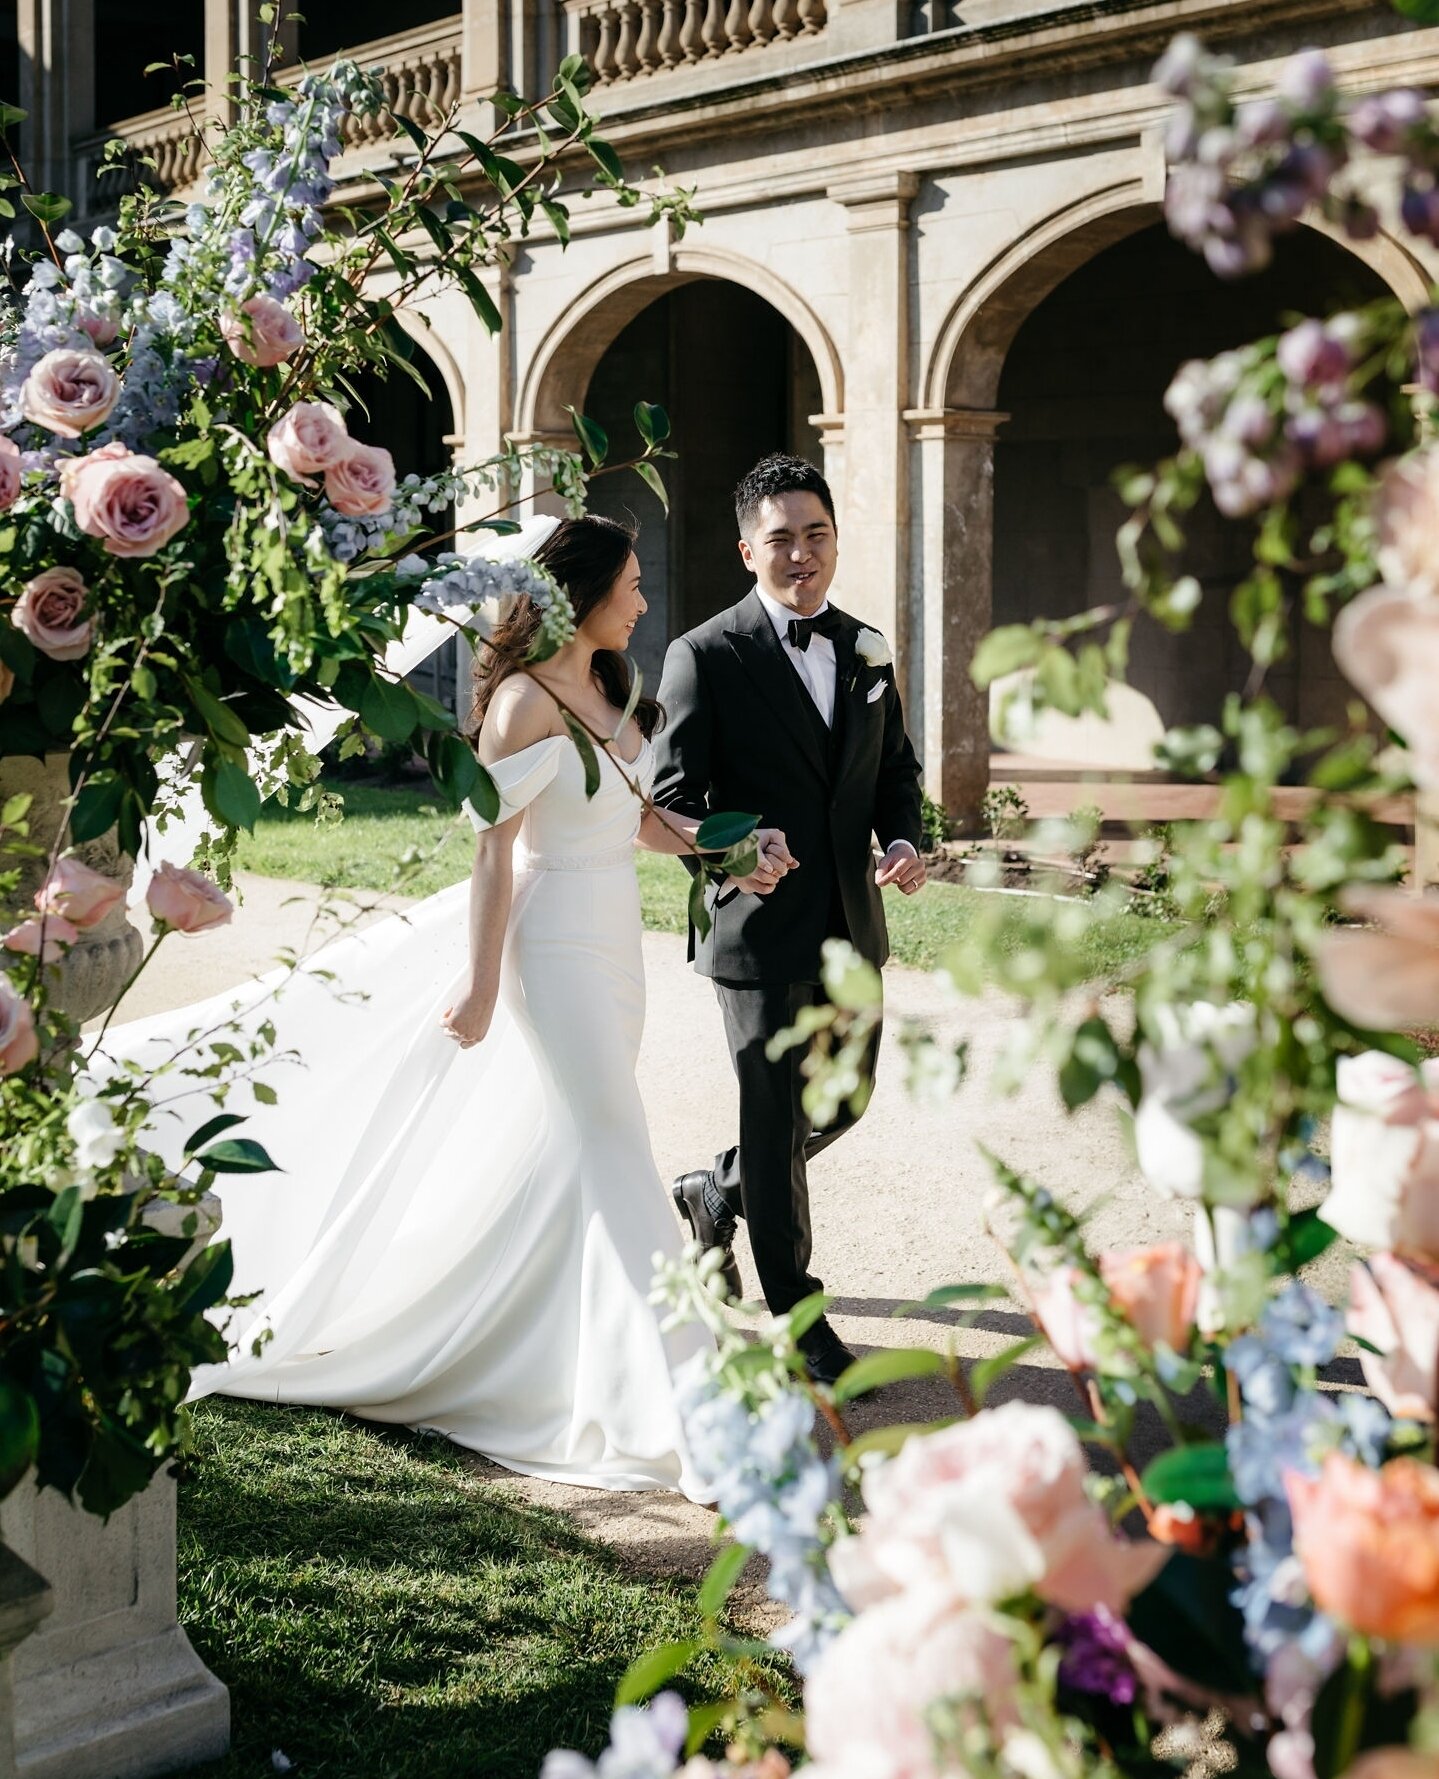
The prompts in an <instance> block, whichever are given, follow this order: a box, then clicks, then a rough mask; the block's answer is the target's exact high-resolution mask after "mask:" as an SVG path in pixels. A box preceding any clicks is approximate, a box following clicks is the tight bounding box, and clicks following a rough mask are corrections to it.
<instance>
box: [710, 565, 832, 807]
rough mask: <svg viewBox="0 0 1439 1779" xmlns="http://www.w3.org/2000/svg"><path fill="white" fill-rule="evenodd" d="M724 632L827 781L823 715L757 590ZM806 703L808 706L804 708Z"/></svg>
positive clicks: (766, 700)
mask: <svg viewBox="0 0 1439 1779" xmlns="http://www.w3.org/2000/svg"><path fill="white" fill-rule="evenodd" d="M725 636H726V638H727V639H728V641H729V645H730V647H731V648H732V649H733V650H734V652H735V654H736V655H737V656H738V657H739V659H740V661H741V663H742V664H743V666H744V668H745V671H746V672H747V673H748V674H749V675H750V677H751V679H753V680H754V682H755V685H756V686H757V687H758V689H759V693H760V696H761V697H762V698H763V700H764V703H765V708H766V710H768V711H770V712H771V713H772V714H773V715H775V716H776V717H778V718H779V720H780V721H781V722H782V723H783V724H784V726H785V728H786V729H787V730H788V731H789V733H790V735H791V737H792V738H793V739H794V741H795V742H796V744H797V745H798V747H799V750H800V752H801V753H802V754H803V755H804V757H805V758H806V759H807V760H808V761H809V763H810V765H811V766H813V767H814V769H815V771H816V772H817V773H818V774H819V775H820V777H821V778H822V779H823V780H824V781H825V783H826V784H828V783H829V777H830V762H829V761H828V760H827V759H826V758H825V749H824V747H823V745H822V743H821V739H820V737H821V735H822V733H823V731H824V721H823V718H821V717H820V715H819V712H818V711H816V710H815V709H814V701H813V699H811V698H810V695H809V693H808V692H807V691H806V689H805V687H804V685H803V683H802V682H801V680H800V677H799V675H798V674H797V673H796V672H795V670H794V668H793V667H792V666H791V665H790V663H789V661H788V660H787V659H786V657H785V652H784V650H783V649H782V648H781V647H780V641H779V638H778V636H776V635H775V628H774V625H773V624H772V623H771V622H770V619H769V613H768V612H767V611H766V610H765V609H764V607H763V605H761V604H760V599H759V595H758V593H751V594H750V595H749V597H748V598H747V599H745V600H742V601H741V602H740V604H739V606H738V607H737V608H736V611H735V621H734V624H733V625H732V626H731V627H730V628H729V629H728V630H726V632H725ZM836 697H838V687H836ZM806 704H808V705H809V709H806V708H805V706H806Z"/></svg>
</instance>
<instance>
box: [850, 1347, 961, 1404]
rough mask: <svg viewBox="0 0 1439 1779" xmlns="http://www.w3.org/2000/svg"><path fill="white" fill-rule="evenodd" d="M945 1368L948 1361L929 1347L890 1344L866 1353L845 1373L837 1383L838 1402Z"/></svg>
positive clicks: (851, 1400) (931, 1375)
mask: <svg viewBox="0 0 1439 1779" xmlns="http://www.w3.org/2000/svg"><path fill="white" fill-rule="evenodd" d="M943 1370H944V1360H943V1359H942V1358H941V1357H940V1355H939V1354H938V1353H936V1352H934V1351H932V1350H931V1349H930V1348H929V1347H886V1348H884V1349H883V1350H882V1351H881V1352H878V1353H866V1354H865V1355H864V1357H863V1358H862V1359H856V1360H855V1362H854V1364H853V1365H851V1366H849V1367H848V1368H847V1369H846V1370H845V1371H844V1372H842V1373H841V1375H840V1378H839V1381H838V1383H836V1385H835V1386H834V1399H835V1401H836V1402H853V1400H854V1399H855V1397H856V1396H863V1395H864V1394H865V1392H866V1391H867V1390H878V1389H880V1388H881V1387H882V1386H883V1385H885V1384H897V1383H899V1382H901V1381H902V1380H903V1379H905V1378H911V1377H933V1376H934V1374H935V1373H936V1372H938V1371H943Z"/></svg>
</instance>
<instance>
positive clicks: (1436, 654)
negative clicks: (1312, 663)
mask: <svg viewBox="0 0 1439 1779" xmlns="http://www.w3.org/2000/svg"><path fill="white" fill-rule="evenodd" d="M1331 641H1332V647H1333V651H1334V660H1335V664H1336V665H1337V666H1338V668H1339V671H1340V672H1341V673H1342V674H1343V675H1344V677H1345V678H1346V679H1347V680H1348V681H1349V682H1350V684H1351V685H1353V686H1354V687H1356V689H1357V690H1358V691H1360V692H1362V693H1363V695H1364V696H1365V698H1367V699H1368V701H1369V702H1370V704H1372V705H1373V706H1374V708H1375V710H1376V711H1377V712H1378V713H1379V715H1380V716H1381V717H1383V719H1384V721H1385V722H1386V723H1387V724H1388V725H1389V727H1390V728H1391V729H1393V730H1395V731H1396V732H1397V733H1398V734H1400V735H1402V736H1403V737H1404V741H1405V743H1406V745H1407V746H1408V749H1409V769H1410V771H1411V772H1412V773H1413V774H1414V778H1415V780H1416V782H1417V783H1419V784H1421V785H1423V786H1425V787H1426V788H1433V787H1434V786H1436V785H1439V712H1436V707H1435V702H1434V697H1433V688H1434V683H1435V678H1436V676H1439V600H1430V599H1421V598H1415V597H1414V596H1413V595H1412V594H1411V593H1409V592H1404V591H1398V590H1396V589H1395V588H1393V587H1371V588H1370V590H1369V591H1368V592H1367V593H1361V594H1360V595H1359V597H1358V598H1357V599H1353V600H1351V601H1350V602H1349V604H1348V605H1346V606H1345V607H1344V609H1343V611H1341V612H1340V613H1339V615H1338V617H1337V618H1335V620H1334V629H1333V632H1332V638H1331Z"/></svg>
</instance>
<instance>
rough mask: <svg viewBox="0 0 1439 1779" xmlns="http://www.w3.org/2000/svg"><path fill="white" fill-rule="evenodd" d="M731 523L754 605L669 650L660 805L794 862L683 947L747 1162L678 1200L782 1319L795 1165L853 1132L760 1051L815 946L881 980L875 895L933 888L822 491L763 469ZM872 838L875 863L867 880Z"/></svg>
mask: <svg viewBox="0 0 1439 1779" xmlns="http://www.w3.org/2000/svg"><path fill="white" fill-rule="evenodd" d="M735 516H736V518H737V520H738V522H739V532H740V540H739V551H740V555H741V557H742V558H743V560H744V565H745V567H746V568H747V569H748V570H749V572H750V573H751V574H752V575H753V576H754V577H755V586H754V588H753V590H752V591H751V592H750V593H749V594H748V595H746V597H745V598H744V599H742V600H741V601H740V603H739V604H738V605H736V606H733V607H731V608H730V610H728V611H725V612H721V613H720V614H719V616H718V617H716V618H711V619H710V620H709V622H708V623H705V624H701V625H699V626H698V628H696V629H694V630H691V631H689V632H688V634H687V635H684V636H681V637H680V638H679V639H678V640H677V641H675V642H673V643H671V645H670V648H669V653H668V654H667V656H666V658H665V669H664V678H663V680H662V681H661V684H660V691H659V696H660V701H661V703H662V704H663V705H664V708H665V711H666V713H667V720H666V723H665V727H664V729H663V730H662V731H661V732H660V736H659V756H658V773H657V777H656V782H655V798H656V801H657V802H658V803H659V804H660V805H661V806H663V807H665V808H670V809H674V810H677V811H679V812H680V813H681V814H684V815H691V816H703V815H704V814H705V813H706V811H708V810H719V809H733V810H754V811H756V812H759V811H762V812H763V816H764V820H765V822H766V823H767V824H768V825H771V826H773V827H777V828H780V829H782V830H783V832H784V836H785V840H786V842H787V843H788V846H789V848H790V849H791V854H792V858H791V859H790V860H789V861H786V859H785V858H784V856H783V855H779V856H773V857H766V858H762V859H761V861H760V864H759V865H758V866H757V868H756V871H755V873H754V875H753V876H752V877H747V878H742V879H740V880H738V881H735V880H727V881H726V882H725V883H724V884H722V885H720V886H718V887H716V886H711V887H710V889H709V890H708V891H707V893H706V906H707V907H708V908H709V911H710V918H711V920H712V922H713V925H712V927H711V929H710V932H709V934H708V935H707V936H706V937H705V938H703V939H700V938H698V937H697V936H696V934H695V932H694V929H693V928H691V930H690V957H691V959H692V960H693V961H694V964H695V967H696V969H697V970H698V971H699V972H700V974H701V975H702V976H709V977H712V978H713V980H714V984H715V992H716V994H717V995H718V996H719V1003H720V1007H721V1009H722V1010H723V1013H724V1022H725V1034H726V1036H727V1038H728V1040H729V1049H730V1059H731V1061H732V1062H733V1064H734V1069H735V1074H736V1075H737V1076H738V1078H739V1090H740V1113H739V1126H740V1127H739V1142H738V1143H737V1144H736V1145H735V1146H734V1147H733V1148H731V1149H727V1150H726V1151H725V1152H724V1153H723V1154H722V1155H719V1156H717V1157H716V1158H715V1162H714V1166H713V1167H712V1168H703V1169H699V1170H697V1171H695V1172H693V1173H688V1174H683V1175H682V1176H681V1177H680V1178H679V1179H678V1180H677V1181H676V1182H675V1185H674V1196H675V1202H676V1203H677V1204H678V1206H679V1208H680V1211H681V1212H682V1214H683V1215H684V1217H685V1218H686V1220H687V1221H688V1223H689V1225H690V1227H691V1229H692V1230H693V1231H694V1234H695V1236H696V1237H697V1238H698V1240H699V1241H700V1243H701V1244H702V1245H703V1246H704V1247H706V1248H711V1247H716V1248H721V1249H723V1250H724V1252H725V1255H726V1271H725V1277H726V1279H727V1280H728V1281H729V1282H730V1285H731V1289H732V1290H733V1292H734V1294H735V1295H736V1296H738V1295H739V1274H738V1269H737V1268H736V1267H735V1264H734V1257H733V1254H732V1253H731V1246H732V1244H733V1241H734V1235H735V1220H736V1218H737V1217H741V1216H742V1217H743V1218H744V1219H745V1222H746V1223H747V1224H748V1226H749V1239H750V1248H751V1250H752V1251H753V1254H754V1260H755V1266H756V1268H757V1270H758V1272H759V1279H760V1285H761V1286H762V1288H763V1290H764V1295H765V1301H766V1302H767V1303H768V1305H769V1307H770V1309H771V1310H772V1311H774V1312H775V1314H777V1315H779V1314H783V1313H784V1311H786V1310H789V1309H791V1308H793V1306H794V1305H795V1304H796V1303H798V1302H799V1301H800V1299H801V1298H803V1297H807V1296H808V1295H809V1294H810V1293H811V1292H813V1291H818V1290H819V1289H820V1283H819V1280H818V1279H816V1278H815V1277H813V1275H812V1274H811V1273H810V1270H809V1263H810V1249H811V1238H810V1221H809V1184H808V1179H807V1176H806V1165H807V1163H808V1161H809V1158H810V1157H811V1156H812V1155H816V1154H818V1152H819V1151H820V1150H821V1149H823V1148H825V1147H826V1146H827V1145H828V1144H829V1143H832V1142H833V1141H834V1139H835V1138H836V1137H837V1136H839V1135H840V1134H841V1132H843V1131H844V1130H845V1129H847V1128H848V1126H849V1125H851V1124H852V1123H853V1122H854V1117H855V1115H854V1114H853V1113H852V1112H850V1111H848V1110H846V1111H844V1112H843V1113H842V1114H841V1116H840V1117H839V1118H838V1119H837V1120H836V1122H835V1123H833V1124H831V1125H830V1126H829V1127H828V1128H827V1129H826V1130H825V1131H824V1132H822V1133H820V1134H816V1133H815V1132H814V1129H813V1127H812V1126H811V1124H810V1122H809V1119H808V1118H807V1117H806V1116H805V1113H804V1111H803V1110H802V1108H801V1105H800V1093H801V1089H802V1087H803V1085H804V1080H803V1076H802V1075H801V1073H800V1063H801V1060H802V1058H803V1055H804V1052H803V1050H802V1049H794V1050H790V1051H788V1052H787V1053H786V1054H785V1055H784V1056H782V1057H781V1058H780V1059H779V1060H778V1061H777V1062H771V1061H770V1060H769V1058H768V1057H767V1056H766V1054H765V1046H766V1044H767V1043H768V1041H769V1039H770V1038H772V1037H773V1036H774V1034H775V1033H776V1032H778V1031H782V1030H783V1029H784V1028H785V1027H786V1026H789V1025H793V1024H794V1022H795V1019H796V1017H797V1015H798V1014H799V1011H800V1009H801V1008H802V1007H806V1006H810V1005H812V1004H813V1003H815V1002H817V1001H821V1000H823V998H824V996H823V991H822V989H821V988H820V986H819V974H820V948H821V946H822V945H823V943H824V941H825V939H827V938H830V937H837V938H843V939H848V940H849V941H850V943H851V944H852V945H854V947H855V949H856V950H857V951H859V952H860V953H861V954H862V955H863V956H864V957H866V958H868V959H869V961H870V962H871V963H872V964H875V965H876V966H878V965H880V964H882V963H883V962H884V960H885V958H886V957H887V956H888V955H889V940H888V935H887V934H886V931H885V924H884V909H883V906H882V902H881V897H880V893H879V886H881V885H884V884H896V885H897V886H898V887H899V888H900V889H901V890H903V891H904V893H905V894H906V895H913V894H914V892H915V891H916V890H918V889H919V888H921V886H922V885H923V883H924V878H925V871H924V864H923V862H922V861H921V859H920V856H919V841H920V785H919V767H918V764H917V762H916V760H915V757H914V750H913V748H912V747H911V746H910V743H909V738H908V736H907V735H906V734H905V732H904V715H903V712H902V711H901V709H900V702H899V692H898V690H897V689H896V687H895V683H894V668H893V666H892V664H891V659H890V655H889V650H888V648H887V647H886V646H885V643H884V639H883V638H882V637H881V636H879V635H878V633H877V632H876V631H873V630H866V629H865V627H864V626H863V625H862V624H860V623H859V622H858V621H857V620H856V619H854V618H851V617H849V616H848V615H847V614H846V613H844V612H841V611H839V610H837V609H836V608H835V607H834V606H832V605H831V604H830V603H829V587H830V582H831V581H832V580H833V579H834V572H835V567H836V563H837V560H838V533H837V530H836V527H835V518H834V502H833V500H832V499H831V498H830V492H829V487H828V485H827V484H826V482H825V480H824V477H823V476H821V475H820V473H819V471H818V470H817V469H815V468H814V467H813V465H812V464H809V463H806V462H804V461H803V460H802V459H800V458H797V457H786V456H773V457H766V458H764V459H763V461H762V462H760V463H758V464H756V465H755V467H754V468H753V469H752V470H751V471H750V473H749V474H748V475H747V476H746V477H745V478H744V480H743V481H742V482H741V483H740V485H739V487H738V488H737V489H736V490H735ZM874 835H878V837H879V842H880V845H881V847H882V848H883V849H884V857H883V859H882V860H880V862H879V865H878V868H877V869H876V865H875V859H874V854H873V844H872V836H874ZM686 863H690V861H688V860H687V861H686ZM787 863H790V864H794V865H795V866H796V868H795V869H786V865H787ZM877 1037H878V1034H877V1033H876V1040H877ZM800 1345H801V1347H802V1349H803V1351H804V1355H805V1359H806V1362H807V1364H808V1366H809V1369H810V1372H811V1373H812V1375H813V1376H814V1377H815V1378H816V1379H817V1380H818V1381H819V1382H821V1383H833V1382H834V1381H835V1379H836V1378H838V1376H839V1375H840V1373H841V1372H842V1371H843V1370H844V1369H845V1367H846V1366H847V1365H848V1364H850V1363H851V1361H852V1358H853V1355H852V1354H851V1353H850V1352H849V1351H848V1350H847V1348H846V1347H845V1346H844V1344H843V1342H842V1341H841V1340H840V1338H839V1336H838V1335H837V1334H836V1333H835V1332H834V1330H833V1329H832V1328H831V1327H830V1325H829V1323H828V1322H827V1321H824V1320H821V1321H819V1322H818V1323H817V1324H816V1325H815V1326H814V1327H813V1328H811V1329H810V1330H809V1331H808V1332H807V1333H806V1334H805V1335H804V1337H803V1338H802V1340H801V1342H800Z"/></svg>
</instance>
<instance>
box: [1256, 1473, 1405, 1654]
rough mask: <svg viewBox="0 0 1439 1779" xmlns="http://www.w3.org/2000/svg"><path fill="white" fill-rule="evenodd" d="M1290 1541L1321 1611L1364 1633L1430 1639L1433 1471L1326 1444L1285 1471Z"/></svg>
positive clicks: (1403, 1638) (1400, 1637)
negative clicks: (1298, 1467)
mask: <svg viewBox="0 0 1439 1779" xmlns="http://www.w3.org/2000/svg"><path fill="white" fill-rule="evenodd" d="M1285 1486H1286V1488H1287V1489H1288V1492H1289V1506H1290V1511H1291V1512H1292V1513H1293V1516H1294V1548H1295V1551H1296V1552H1297V1554H1298V1556H1299V1561H1300V1563H1301V1564H1302V1565H1303V1568H1304V1575H1305V1579H1306V1580H1307V1581H1308V1583H1309V1592H1310V1594H1311V1595H1312V1596H1313V1598H1314V1603H1315V1605H1316V1606H1318V1608H1319V1610H1320V1611H1321V1612H1327V1613H1328V1614H1329V1615H1330V1617H1331V1618H1336V1619H1338V1620H1339V1622H1340V1623H1341V1624H1343V1625H1347V1626H1348V1627H1349V1629H1350V1630H1352V1631H1358V1632H1359V1633H1360V1634H1361V1635H1362V1636H1366V1637H1384V1638H1387V1639H1391V1640H1393V1641H1394V1642H1399V1643H1420V1644H1425V1645H1434V1644H1439V1471H1436V1470H1435V1469H1434V1467H1433V1465H1431V1464H1421V1463H1419V1462H1418V1461H1417V1460H1416V1459H1414V1458H1394V1459H1391V1461H1390V1462H1389V1463H1388V1464H1385V1465H1384V1466H1383V1468H1382V1469H1379V1470H1370V1469H1369V1468H1368V1466H1367V1465H1364V1464H1360V1463H1357V1462H1356V1461H1355V1460H1354V1459H1353V1458H1346V1457H1345V1456H1344V1455H1343V1454H1342V1453H1340V1452H1331V1453H1330V1454H1329V1456H1328V1457H1327V1458H1326V1459H1325V1460H1324V1467H1323V1469H1322V1470H1321V1471H1320V1472H1319V1475H1318V1476H1317V1477H1308V1476H1300V1475H1299V1474H1298V1473H1297V1472H1296V1471H1290V1473H1289V1474H1288V1476H1287V1477H1286V1478H1285Z"/></svg>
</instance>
